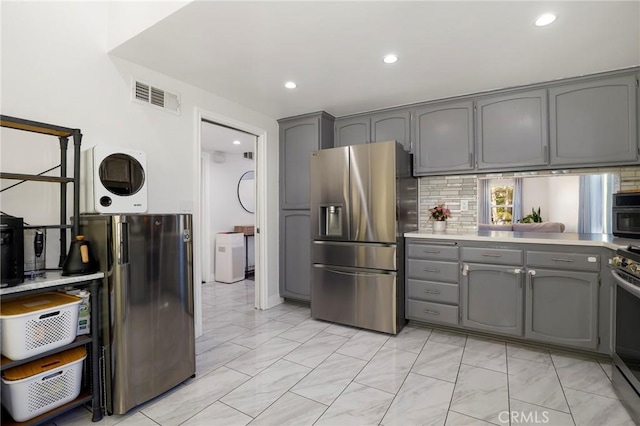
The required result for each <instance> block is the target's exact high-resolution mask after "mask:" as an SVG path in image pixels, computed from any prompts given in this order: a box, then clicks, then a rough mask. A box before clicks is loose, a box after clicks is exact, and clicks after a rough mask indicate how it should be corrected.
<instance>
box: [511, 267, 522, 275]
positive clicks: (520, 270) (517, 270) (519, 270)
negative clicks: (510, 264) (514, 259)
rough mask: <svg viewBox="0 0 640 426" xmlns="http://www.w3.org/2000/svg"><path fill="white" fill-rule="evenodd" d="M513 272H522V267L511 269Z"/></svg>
mask: <svg viewBox="0 0 640 426" xmlns="http://www.w3.org/2000/svg"><path fill="white" fill-rule="evenodd" d="M513 273H514V274H520V273H522V269H520V268H516V269H514V270H513Z"/></svg>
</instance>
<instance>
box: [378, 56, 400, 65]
mask: <svg viewBox="0 0 640 426" xmlns="http://www.w3.org/2000/svg"><path fill="white" fill-rule="evenodd" d="M382 62H384V63H385V64H395V63H396V62H398V57H397V56H396V55H393V54H391V55H387V56H385V57H384V58H382Z"/></svg>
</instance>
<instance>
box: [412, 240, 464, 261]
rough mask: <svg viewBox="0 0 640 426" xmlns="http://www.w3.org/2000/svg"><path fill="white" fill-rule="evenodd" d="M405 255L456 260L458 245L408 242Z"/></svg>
mask: <svg viewBox="0 0 640 426" xmlns="http://www.w3.org/2000/svg"><path fill="white" fill-rule="evenodd" d="M407 246H408V250H407V257H409V258H410V259H434V260H458V247H456V246H441V245H432V244H420V243H414V242H411V243H408V244H407Z"/></svg>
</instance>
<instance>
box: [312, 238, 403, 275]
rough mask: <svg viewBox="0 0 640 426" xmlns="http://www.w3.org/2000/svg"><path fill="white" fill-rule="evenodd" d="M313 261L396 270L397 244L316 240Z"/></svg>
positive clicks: (313, 246) (313, 245)
mask: <svg viewBox="0 0 640 426" xmlns="http://www.w3.org/2000/svg"><path fill="white" fill-rule="evenodd" d="M311 246H312V247H311V251H312V253H311V262H312V263H319V264H323V265H339V266H349V267H353V268H368V269H384V270H387V271H394V270H396V245H395V244H376V243H368V244H362V243H349V242H337V241H336V242H334V241H314V242H313V244H312V245H311Z"/></svg>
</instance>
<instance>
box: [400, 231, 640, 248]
mask: <svg viewBox="0 0 640 426" xmlns="http://www.w3.org/2000/svg"><path fill="white" fill-rule="evenodd" d="M404 236H405V237H406V238H424V239H429V240H464V241H493V242H501V243H534V244H556V245H571V246H592V247H593V246H595V247H607V248H610V249H612V250H617V249H619V248H626V247H627V246H628V245H629V244H634V245H640V240H634V239H629V238H618V237H614V236H613V235H609V234H577V233H573V232H563V233H552V232H510V231H476V232H452V231H445V232H432V231H416V232H407V233H405V234H404Z"/></svg>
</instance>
